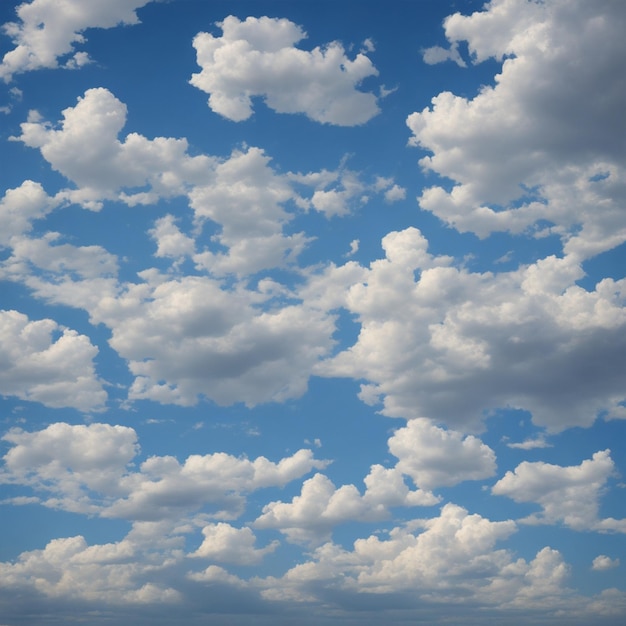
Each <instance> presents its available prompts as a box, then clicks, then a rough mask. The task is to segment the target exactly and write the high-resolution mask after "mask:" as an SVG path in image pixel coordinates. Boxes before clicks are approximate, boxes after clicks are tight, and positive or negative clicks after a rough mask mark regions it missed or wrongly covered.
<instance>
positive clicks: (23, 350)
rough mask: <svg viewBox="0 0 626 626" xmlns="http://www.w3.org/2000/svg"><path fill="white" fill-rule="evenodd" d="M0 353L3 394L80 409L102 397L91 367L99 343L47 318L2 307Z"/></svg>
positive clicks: (90, 406)
mask: <svg viewBox="0 0 626 626" xmlns="http://www.w3.org/2000/svg"><path fill="white" fill-rule="evenodd" d="M0 354H2V356H1V357H0V393H2V394H5V395H10V396H16V397H18V398H20V399H22V400H30V401H34V402H41V403H42V404H44V405H46V406H49V407H54V408H60V407H72V408H75V409H78V410H80V411H94V410H99V409H102V407H103V405H104V403H105V402H106V399H107V394H106V391H104V389H103V387H102V382H101V381H100V380H99V379H98V377H97V375H96V372H95V366H94V359H95V357H96V355H97V354H98V348H97V347H96V346H94V345H93V344H92V343H91V341H90V340H89V338H88V337H86V336H85V335H80V334H79V333H78V332H76V331H75V330H71V329H69V328H65V327H63V326H60V325H59V324H57V323H56V322H55V321H53V320H51V319H44V320H36V321H31V320H29V319H28V317H27V316H26V315H23V314H22V313H19V312H18V311H0ZM59 363H63V367H62V368H61V367H59Z"/></svg>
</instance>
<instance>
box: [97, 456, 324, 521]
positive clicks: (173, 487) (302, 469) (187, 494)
mask: <svg viewBox="0 0 626 626" xmlns="http://www.w3.org/2000/svg"><path fill="white" fill-rule="evenodd" d="M326 465H328V462H326V461H319V460H317V459H315V458H314V457H313V453H312V452H311V451H310V450H298V451H297V452H296V453H295V454H293V455H292V456H290V457H285V458H284V459H281V460H280V461H279V462H278V463H273V462H271V461H269V460H268V459H266V458H265V457H257V458H256V459H255V460H254V461H250V460H249V459H246V458H237V457H234V456H232V455H229V454H225V453H221V452H217V453H215V454H205V455H198V454H195V455H191V456H189V457H188V458H187V459H186V460H185V462H184V463H183V464H180V463H179V462H178V461H177V460H176V459H175V458H174V457H170V456H165V457H150V458H149V459H147V460H146V461H144V462H143V463H142V464H141V467H140V472H137V473H135V474H133V475H130V476H129V477H128V479H127V481H125V485H126V486H127V488H128V491H129V494H128V496H127V497H125V498H123V499H120V500H117V501H116V502H114V503H113V504H112V505H111V506H110V507H109V508H107V509H106V510H105V511H103V513H102V515H103V516H104V517H119V518H123V519H134V520H146V521H157V520H160V519H176V518H177V517H178V516H180V515H181V513H185V512H188V511H194V510H197V509H199V508H200V507H202V506H209V505H210V507H211V509H212V511H211V516H212V517H216V518H222V519H229V518H233V517H236V516H238V515H239V514H240V513H241V510H242V507H243V505H244V504H245V499H244V497H243V494H245V493H249V492H251V491H255V490H257V489H262V488H264V487H274V486H283V485H285V484H287V483H288V482H290V481H292V480H294V479H295V478H299V477H300V476H302V475H304V474H306V473H308V472H310V471H311V470H312V469H321V468H323V467H326Z"/></svg>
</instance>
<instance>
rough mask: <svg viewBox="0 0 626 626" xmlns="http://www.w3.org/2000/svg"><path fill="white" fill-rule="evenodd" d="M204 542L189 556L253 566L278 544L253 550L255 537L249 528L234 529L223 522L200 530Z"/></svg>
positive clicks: (273, 543)
mask: <svg viewBox="0 0 626 626" xmlns="http://www.w3.org/2000/svg"><path fill="white" fill-rule="evenodd" d="M202 534H203V535H204V540H203V542H202V543H201V544H200V546H199V547H198V549H197V550H196V551H195V552H192V553H191V554H190V555H189V556H192V557H198V558H203V559H211V560H213V561H218V562H220V563H234V564H237V565H255V564H257V563H260V562H261V561H262V560H263V557H264V556H265V555H266V554H270V553H271V552H273V551H274V550H275V549H276V548H277V547H278V544H279V542H278V541H272V542H271V543H270V544H269V545H268V546H266V547H265V548H255V547H254V546H255V543H256V537H255V536H254V533H253V532H252V530H251V529H250V528H247V527H244V528H235V527H234V526H231V525H230V524H227V523H225V522H219V523H218V524H209V525H207V526H205V527H204V528H203V529H202Z"/></svg>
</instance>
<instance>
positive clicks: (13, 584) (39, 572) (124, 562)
mask: <svg viewBox="0 0 626 626" xmlns="http://www.w3.org/2000/svg"><path fill="white" fill-rule="evenodd" d="M136 556H137V555H136V547H135V546H134V545H133V543H132V542H130V541H128V540H127V539H125V540H122V541H121V542H118V543H109V544H103V545H92V546H89V545H87V542H86V541H85V539H84V537H82V536H80V535H77V536H75V537H67V538H62V539H53V540H51V541H50V542H49V543H48V544H47V545H46V547H45V548H44V549H43V550H32V551H30V552H23V553H22V554H20V556H19V558H18V559H17V561H16V562H15V563H10V562H7V563H0V580H1V581H2V586H3V588H5V589H10V590H13V591H14V592H15V591H20V592H22V593H23V592H24V588H25V587H32V588H34V589H35V590H36V591H38V592H39V593H40V594H43V595H44V596H48V597H52V598H72V599H74V600H79V599H80V600H83V601H88V602H98V601H105V602H106V603H108V604H114V605H119V604H154V603H159V604H168V603H176V602H178V601H179V600H180V599H181V596H180V594H179V592H178V591H176V590H175V589H173V588H171V587H167V586H164V585H162V584H157V583H154V582H151V581H150V582H146V579H149V578H150V575H151V574H152V572H154V570H158V569H165V568H166V567H167V564H166V563H163V564H162V565H160V566H159V565H157V566H156V567H155V565H154V564H151V563H150V562H149V561H148V562H145V561H144V560H143V559H141V560H137V559H136ZM152 575H153V574H152Z"/></svg>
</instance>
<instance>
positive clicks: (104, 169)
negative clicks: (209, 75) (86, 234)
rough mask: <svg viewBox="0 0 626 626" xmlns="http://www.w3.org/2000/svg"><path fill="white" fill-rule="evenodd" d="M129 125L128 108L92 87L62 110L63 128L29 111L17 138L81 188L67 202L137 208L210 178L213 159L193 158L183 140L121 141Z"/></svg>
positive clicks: (128, 138) (67, 193) (69, 193)
mask: <svg viewBox="0 0 626 626" xmlns="http://www.w3.org/2000/svg"><path fill="white" fill-rule="evenodd" d="M125 123H126V105H124V104H123V103H122V102H120V101H119V100H118V99H117V98H116V97H115V96H114V95H113V94H112V93H111V92H110V91H109V90H108V89H104V88H95V89H88V90H87V91H86V92H85V94H84V96H82V97H80V98H78V103H77V105H76V106H75V107H69V108H67V109H65V110H64V111H63V121H62V122H61V125H60V128H55V127H53V126H52V125H51V124H50V123H48V122H45V121H43V120H41V119H40V117H39V115H36V114H34V113H32V112H31V115H30V116H29V119H28V121H27V122H25V123H23V124H21V129H22V134H21V135H20V136H19V137H17V138H16V140H18V141H21V142H23V143H24V144H25V145H27V146H29V147H31V148H39V149H40V151H41V154H42V156H43V157H44V158H45V159H46V161H48V162H49V163H50V165H51V166H52V168H53V169H55V170H57V171H58V172H60V173H61V174H63V175H64V176H65V177H66V178H68V179H70V180H71V181H73V182H74V183H75V184H76V185H77V186H78V187H79V188H78V189H76V190H67V191H65V194H64V195H65V197H66V198H67V199H69V200H70V201H71V202H76V203H78V204H81V205H82V206H84V207H86V208H90V209H95V210H99V209H100V208H101V206H102V200H104V199H109V200H114V199H118V200H122V201H125V202H126V203H127V204H130V205H133V204H137V203H140V204H149V203H151V202H154V201H155V200H156V199H158V198H159V197H161V196H165V197H167V196H173V195H181V194H184V193H185V191H186V189H187V186H188V185H189V184H191V183H194V182H199V181H200V180H206V179H207V176H210V173H211V170H212V167H213V166H214V165H215V160H213V159H210V158H208V157H206V156H202V155H200V156H195V157H192V156H189V154H188V153H187V148H188V144H187V141H186V140H185V139H173V138H166V137H156V138H155V139H153V140H149V139H147V138H146V137H143V136H142V135H139V134H137V133H130V134H129V135H127V136H126V138H125V140H124V141H120V140H119V139H118V134H119V133H120V131H121V130H122V128H123V127H124V124H125ZM145 185H148V187H149V189H148V191H140V192H136V193H131V194H130V195H128V194H126V193H123V192H121V191H120V190H121V189H130V190H131V191H132V190H137V188H142V187H144V186H145ZM61 195H63V194H61Z"/></svg>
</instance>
